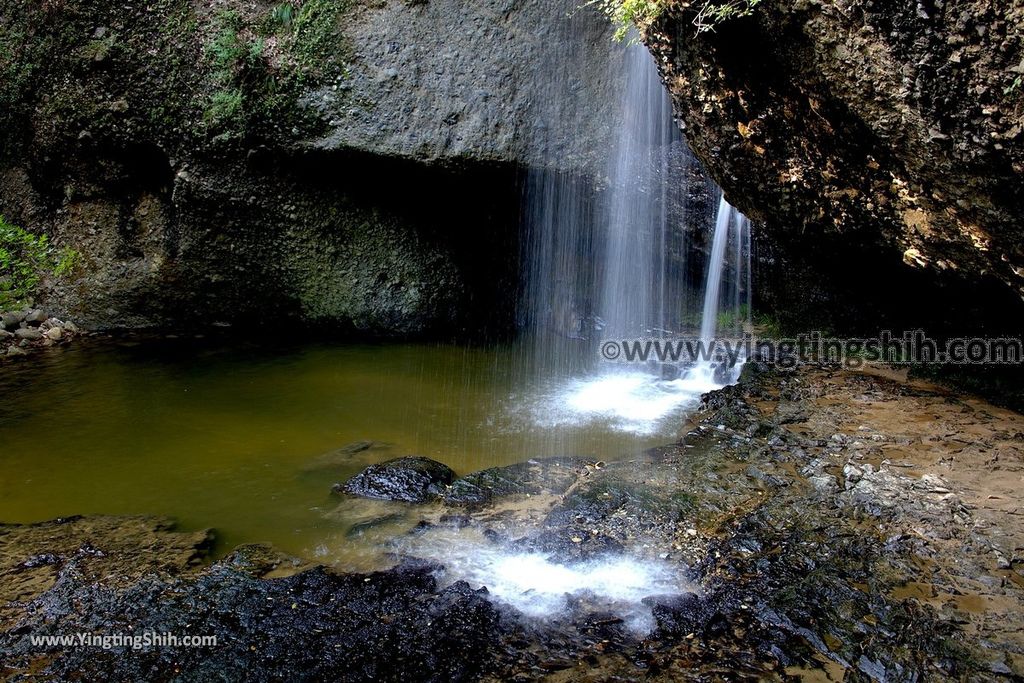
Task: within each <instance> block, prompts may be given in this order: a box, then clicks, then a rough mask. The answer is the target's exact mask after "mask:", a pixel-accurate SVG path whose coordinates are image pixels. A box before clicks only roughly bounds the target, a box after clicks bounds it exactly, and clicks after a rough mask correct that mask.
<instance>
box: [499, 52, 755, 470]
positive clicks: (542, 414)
mask: <svg viewBox="0 0 1024 683" xmlns="http://www.w3.org/2000/svg"><path fill="white" fill-rule="evenodd" d="M606 45H607V47H604V46H594V45H591V46H588V47H587V48H586V50H594V49H608V50H614V51H620V52H619V53H617V54H619V56H621V59H612V60H610V62H609V63H611V64H613V65H614V67H613V68H615V69H618V73H614V74H612V80H613V81H615V82H618V83H620V84H621V86H620V88H619V91H620V93H621V96H620V98H619V102H618V106H617V111H616V110H615V109H616V108H607V107H605V108H601V109H600V112H601V115H604V116H608V117H609V120H608V122H607V130H610V131H613V132H614V143H613V144H610V145H608V146H607V148H606V149H605V150H603V151H604V152H605V154H606V159H605V160H604V161H603V162H601V163H596V164H591V165H590V166H589V168H588V169H587V170H583V171H580V172H572V171H568V170H566V169H565V168H564V166H561V165H559V164H558V163H557V162H558V161H559V160H560V159H558V158H556V157H557V155H558V151H559V150H560V149H562V148H563V147H564V145H560V144H559V142H558V141H557V140H555V139H548V138H547V137H545V136H546V135H547V134H548V133H547V132H548V131H558V130H564V127H562V126H558V125H554V123H553V122H551V121H542V122H541V125H537V126H535V128H536V129H537V130H539V131H541V135H540V136H539V138H537V139H535V140H534V143H533V144H535V145H537V147H538V149H539V150H541V151H542V152H543V154H542V156H545V155H547V156H548V157H550V160H551V163H550V164H544V165H542V166H541V167H539V168H537V169H535V170H533V171H531V172H530V173H528V175H527V177H526V190H525V195H524V201H525V210H524V214H523V215H524V235H525V237H526V239H525V241H524V251H523V257H522V258H523V264H524V269H523V281H524V287H523V290H522V299H521V304H520V318H519V322H520V326H521V329H522V330H523V334H524V337H525V338H526V339H527V340H528V341H529V342H530V343H528V344H527V345H526V349H527V353H528V355H529V359H530V361H531V362H530V364H529V365H530V367H531V368H532V372H533V376H534V382H535V383H537V384H542V385H543V386H544V387H545V391H547V392H548V393H547V394H545V395H546V397H547V400H546V401H541V402H540V403H539V407H538V408H537V416H536V419H537V421H539V422H542V423H544V424H559V425H564V424H566V423H569V424H578V423H580V422H581V421H586V420H588V419H593V420H602V421H603V423H605V424H608V423H618V424H621V425H622V428H623V429H624V430H633V431H638V432H645V433H646V432H648V431H651V430H654V429H655V428H656V426H657V424H658V422H659V421H660V420H662V419H663V418H665V417H666V416H667V415H669V414H671V413H672V411H674V410H678V409H679V407H680V406H682V405H685V404H690V403H692V402H694V401H695V400H696V398H697V397H699V395H700V393H702V392H704V391H708V390H710V389H713V388H715V387H716V386H720V384H721V383H723V382H724V381H727V379H728V378H727V377H724V376H723V374H722V373H723V371H724V370H723V368H721V367H717V368H716V367H710V368H700V367H694V368H690V369H689V370H687V369H686V368H685V367H682V366H671V365H666V364H663V363H657V362H653V361H652V362H650V363H647V364H641V363H637V364H632V365H630V364H624V363H613V362H602V361H601V359H600V358H599V354H598V353H597V347H598V346H599V345H600V344H601V343H603V342H604V341H608V340H610V341H616V340H623V341H624V340H631V339H640V338H643V339H649V338H652V337H655V338H669V337H673V336H679V335H681V334H683V333H685V332H686V331H687V329H688V328H690V329H692V326H693V325H694V323H693V321H692V318H691V317H690V315H689V311H690V310H691V309H692V308H696V305H698V304H699V297H700V295H701V294H702V293H703V295H704V308H703V312H702V316H701V319H700V321H699V327H700V333H701V337H702V338H707V339H710V338H712V337H714V335H715V333H716V325H717V321H718V317H719V315H721V314H722V313H723V310H724V309H728V310H729V312H730V313H731V315H732V316H733V318H732V319H733V321H734V322H737V324H738V321H739V320H740V316H739V312H740V309H741V304H740V303H739V301H740V299H741V298H742V297H744V296H746V297H748V298H749V292H750V274H749V261H748V260H745V259H749V247H748V246H745V240H749V224H748V223H747V222H746V221H745V219H744V218H743V217H742V216H741V215H740V214H739V212H737V211H736V210H735V209H733V208H732V207H731V206H729V205H728V203H727V202H725V200H724V199H723V200H722V205H721V206H720V208H719V211H718V215H717V220H716V227H715V230H714V237H713V239H712V248H711V255H710V258H709V260H708V267H707V269H706V271H705V273H704V277H703V278H702V279H701V278H700V276H699V275H698V274H693V276H691V275H690V274H691V273H693V270H694V268H693V266H692V265H691V264H690V263H689V262H688V260H689V259H690V253H691V250H692V246H691V244H690V242H691V239H690V238H691V236H692V235H693V234H695V233H699V232H702V231H703V230H705V228H704V223H706V222H709V219H710V217H709V216H704V215H692V216H691V215H688V210H687V208H688V202H689V201H690V199H691V198H692V197H709V196H710V197H713V196H717V193H720V190H718V189H717V188H716V187H714V185H713V183H711V182H710V181H709V180H707V179H706V177H705V176H704V175H703V173H702V172H701V171H700V170H699V165H698V163H697V162H696V160H695V158H694V157H693V154H692V152H690V150H689V148H688V147H687V145H686V142H685V140H684V139H683V136H682V133H681V131H680V129H679V126H678V125H677V124H676V122H675V120H674V119H673V114H672V104H671V99H670V97H669V95H668V93H667V91H666V89H665V87H664V85H663V84H662V82H661V78H660V75H659V73H658V70H657V66H656V64H655V63H654V59H653V58H652V56H651V55H650V53H649V52H648V51H647V49H646V48H645V47H644V46H642V45H640V44H636V43H633V44H630V45H628V46H625V45H618V44H614V43H611V42H609V43H607V44H606ZM586 50H584V51H583V52H582V53H579V54H577V53H576V52H575V51H572V52H571V54H569V55H568V56H567V57H566V59H567V60H579V59H581V58H583V59H585V58H586ZM614 54H615V53H613V56H614ZM571 67H572V64H571V63H567V62H562V63H560V64H557V65H553V66H552V69H551V70H550V72H549V73H548V74H545V76H546V77H547V78H548V79H550V80H549V86H548V87H549V88H550V89H551V99H552V100H553V102H545V103H544V104H543V106H542V107H541V108H540V109H539V112H540V115H541V116H542V117H543V116H547V117H552V116H555V117H558V116H567V115H568V113H567V112H565V111H563V110H562V108H561V107H560V106H559V105H558V99H559V97H560V95H559V89H560V88H568V89H575V90H577V91H578V89H579V88H580V84H579V82H578V74H576V73H574V72H573V69H572V68H571ZM595 111H597V110H596V109H595ZM595 151H602V150H601V148H595ZM694 241H696V240H694ZM730 244H731V245H732V247H733V248H732V249H731V250H728V246H729V245H730ZM727 251H728V254H727ZM723 291H727V292H728V293H729V296H728V297H727V298H726V297H723V296H722V292H723ZM748 308H749V306H748ZM556 447H557V448H558V449H559V450H562V451H568V450H571V445H568V446H567V445H565V444H562V443H559V444H557V446H556Z"/></svg>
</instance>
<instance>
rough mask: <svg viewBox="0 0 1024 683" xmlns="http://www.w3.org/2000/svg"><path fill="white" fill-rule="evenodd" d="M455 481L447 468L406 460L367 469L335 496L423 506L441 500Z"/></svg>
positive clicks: (336, 487)
mask: <svg viewBox="0 0 1024 683" xmlns="http://www.w3.org/2000/svg"><path fill="white" fill-rule="evenodd" d="M454 480H455V472H453V471H452V469H451V468H450V467H448V466H447V465H445V464H443V463H440V462H437V461H436V460H431V459H430V458H424V457H421V456H406V457H404V458H395V459H394V460H387V461H385V462H382V463H379V464H376V465H370V466H369V467H367V468H366V469H364V470H363V471H362V472H360V473H359V474H357V475H356V476H354V477H352V478H351V479H349V480H348V481H347V482H345V483H344V484H335V485H334V490H335V492H337V493H348V494H350V495H353V496H361V497H363V498H376V499H378V500H400V501H405V502H409V503H422V502H425V501H428V500H432V499H435V498H438V497H439V496H441V495H442V494H443V493H444V491H445V489H446V488H447V487H448V485H449V484H451V483H452V482H453V481H454Z"/></svg>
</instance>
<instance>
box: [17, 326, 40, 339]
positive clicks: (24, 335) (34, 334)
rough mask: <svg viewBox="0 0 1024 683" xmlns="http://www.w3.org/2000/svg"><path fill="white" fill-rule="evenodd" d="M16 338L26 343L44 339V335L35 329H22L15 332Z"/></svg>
mask: <svg viewBox="0 0 1024 683" xmlns="http://www.w3.org/2000/svg"><path fill="white" fill-rule="evenodd" d="M14 336H16V337H17V338H18V339H24V340H26V341H36V340H37V339H42V338H43V333H42V332H40V331H39V330H37V329H35V328H34V327H20V328H18V329H16V330H15V331H14Z"/></svg>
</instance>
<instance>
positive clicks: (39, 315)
mask: <svg viewBox="0 0 1024 683" xmlns="http://www.w3.org/2000/svg"><path fill="white" fill-rule="evenodd" d="M47 317H48V316H47V315H46V313H44V312H43V311H42V310H40V309H38V308H37V309H35V310H32V311H29V313H28V315H26V316H25V322H27V323H28V324H29V325H35V326H37V327H38V326H39V325H42V324H43V323H44V322H46V319H47Z"/></svg>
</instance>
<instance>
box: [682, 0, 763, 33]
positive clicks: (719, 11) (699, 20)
mask: <svg viewBox="0 0 1024 683" xmlns="http://www.w3.org/2000/svg"><path fill="white" fill-rule="evenodd" d="M759 4H761V0H725V1H724V2H723V1H722V0H704V4H703V5H702V6H701V8H700V9H699V10H697V15H696V16H695V17H694V18H693V25H694V26H696V27H697V33H703V32H705V31H714V30H715V28H716V27H717V26H718V25H719V24H721V23H722V22H724V21H728V20H729V19H738V18H739V17H745V16H749V15H750V14H751V13H752V12H753V11H754V8H755V7H757V6H758V5H759Z"/></svg>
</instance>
